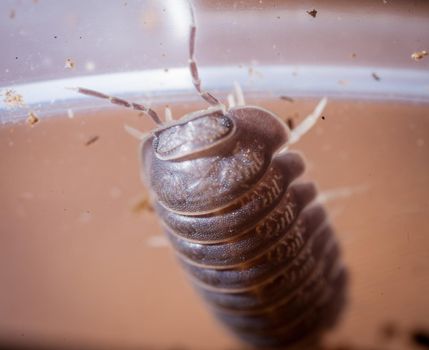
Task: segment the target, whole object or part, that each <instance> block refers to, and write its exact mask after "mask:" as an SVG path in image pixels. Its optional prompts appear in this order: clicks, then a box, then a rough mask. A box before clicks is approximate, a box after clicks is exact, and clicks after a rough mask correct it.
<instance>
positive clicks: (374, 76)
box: [371, 73, 381, 81]
mask: <svg viewBox="0 0 429 350" xmlns="http://www.w3.org/2000/svg"><path fill="white" fill-rule="evenodd" d="M371 75H372V77H373V78H374V80H377V81H380V80H381V79H380V76H379V75H378V74H377V73H372V74H371Z"/></svg>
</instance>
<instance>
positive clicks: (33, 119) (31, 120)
mask: <svg viewBox="0 0 429 350" xmlns="http://www.w3.org/2000/svg"><path fill="white" fill-rule="evenodd" d="M26 121H27V124H28V125H30V126H33V125H35V124H37V123H38V122H39V121H40V119H39V117H38V116H37V114H36V113H34V112H28V115H27V120H26Z"/></svg>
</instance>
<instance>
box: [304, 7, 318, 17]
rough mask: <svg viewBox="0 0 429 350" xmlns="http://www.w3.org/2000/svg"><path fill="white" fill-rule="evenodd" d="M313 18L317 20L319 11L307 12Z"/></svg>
mask: <svg viewBox="0 0 429 350" xmlns="http://www.w3.org/2000/svg"><path fill="white" fill-rule="evenodd" d="M306 12H307V13H308V14H309V15H310V16H311V17H313V18H316V16H317V10H316V9H312V10H311V11H306Z"/></svg>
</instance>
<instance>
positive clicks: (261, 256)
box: [78, 7, 346, 346]
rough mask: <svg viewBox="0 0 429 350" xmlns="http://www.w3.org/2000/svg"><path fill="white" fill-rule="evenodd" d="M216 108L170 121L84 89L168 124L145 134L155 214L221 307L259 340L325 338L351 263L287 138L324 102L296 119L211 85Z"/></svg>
mask: <svg viewBox="0 0 429 350" xmlns="http://www.w3.org/2000/svg"><path fill="white" fill-rule="evenodd" d="M191 13H192V25H191V31H190V60H189V65H190V71H191V75H192V79H193V83H194V86H195V88H196V90H197V92H198V93H199V94H200V95H201V96H202V98H204V100H206V101H207V102H208V103H209V104H210V105H211V107H210V108H209V109H207V110H203V111H198V112H194V113H190V114H188V115H185V116H184V117H183V118H182V119H180V120H178V121H174V120H172V118H171V114H170V112H168V113H167V114H166V117H167V118H166V119H167V121H166V123H165V124H163V123H162V122H161V119H160V118H159V117H158V115H157V114H156V112H155V111H154V110H152V109H150V108H147V107H145V106H144V105H141V104H136V103H132V102H128V101H125V100H123V99H120V98H117V97H111V96H108V95H104V94H102V93H99V92H96V91H93V90H88V89H83V88H79V89H78V91H79V92H80V93H84V94H87V95H91V96H95V97H101V98H106V99H109V100H110V101H111V102H112V103H116V104H120V105H122V106H124V107H130V108H134V109H137V110H141V111H144V112H146V113H147V114H148V115H149V116H151V117H152V119H153V120H154V121H155V122H156V123H157V124H159V127H158V128H157V129H155V130H153V131H152V132H151V133H150V135H145V136H144V137H142V146H141V161H142V171H143V177H144V179H145V182H146V184H147V185H148V187H149V188H150V190H151V194H152V198H153V202H154V206H155V209H156V212H157V213H158V215H159V217H160V218H161V220H162V222H163V224H164V227H165V232H166V234H167V236H168V237H169V239H170V241H171V243H172V244H173V246H174V248H175V249H176V252H177V254H178V257H179V260H180V261H181V262H182V264H183V266H184V267H185V269H186V270H187V271H188V273H189V276H190V278H191V280H192V282H193V284H194V285H195V287H196V288H197V290H198V291H199V292H200V293H201V294H202V296H203V297H204V298H205V299H206V300H207V301H208V304H209V305H210V307H211V308H212V309H213V312H214V314H215V315H216V316H217V317H218V318H219V319H220V320H221V321H222V322H223V323H225V324H226V325H227V326H228V327H229V328H230V329H232V330H233V331H234V332H235V333H236V334H237V335H238V336H239V337H241V338H242V339H244V340H246V341H248V342H250V343H251V344H253V345H261V346H283V345H289V344H297V343H299V342H301V341H306V340H309V339H316V338H317V337H318V335H319V334H320V332H321V331H322V330H323V329H324V328H326V327H328V326H330V325H332V324H333V323H334V322H335V320H336V318H337V316H338V314H339V311H340V310H341V308H342V305H343V304H344V299H345V286H346V272H345V269H344V268H343V266H342V264H341V261H340V256H339V248H338V244H337V242H336V240H335V237H334V234H333V230H332V227H331V226H330V224H329V221H328V218H327V215H326V212H325V210H324V209H323V207H322V205H321V204H319V203H318V202H317V200H316V195H317V193H316V189H315V186H314V185H313V184H312V183H307V182H299V181H297V178H298V177H299V176H300V175H301V174H302V173H303V171H304V162H303V159H302V158H301V156H300V155H299V154H298V153H294V152H289V151H287V147H286V146H287V145H288V144H290V143H294V142H296V141H298V139H299V138H300V137H301V136H302V135H303V134H304V133H306V132H307V131H308V130H309V129H310V128H311V127H312V125H314V123H315V122H316V120H317V119H318V118H319V116H320V114H321V112H322V110H323V108H324V106H325V104H326V100H325V99H323V100H322V101H321V102H320V103H319V105H318V106H317V107H316V109H315V111H314V112H313V113H312V114H311V115H310V116H308V117H307V118H306V119H305V120H304V121H303V122H302V123H301V124H300V125H299V126H298V127H297V128H296V129H294V130H293V131H291V130H289V128H288V127H287V125H286V124H285V123H284V122H283V121H282V120H280V119H279V118H278V117H277V116H275V115H274V114H273V113H271V112H269V111H267V110H265V109H263V108H260V107H255V106H247V105H245V103H244V98H243V95H242V92H241V89H240V88H239V86H238V85H236V87H235V95H232V94H231V95H229V97H228V99H229V102H230V106H229V108H228V109H227V108H225V106H224V105H222V104H221V103H220V102H219V100H218V99H217V98H215V97H214V96H213V95H211V94H210V93H208V92H206V91H204V90H202V88H201V81H200V79H199V75H198V69H197V64H196V61H195V59H194V47H195V35H196V26H195V20H194V15H193V10H192V7H191Z"/></svg>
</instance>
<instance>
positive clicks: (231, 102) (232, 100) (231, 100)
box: [228, 94, 235, 109]
mask: <svg viewBox="0 0 429 350" xmlns="http://www.w3.org/2000/svg"><path fill="white" fill-rule="evenodd" d="M234 107H235V98H234V95H233V94H228V109H231V108H234Z"/></svg>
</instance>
